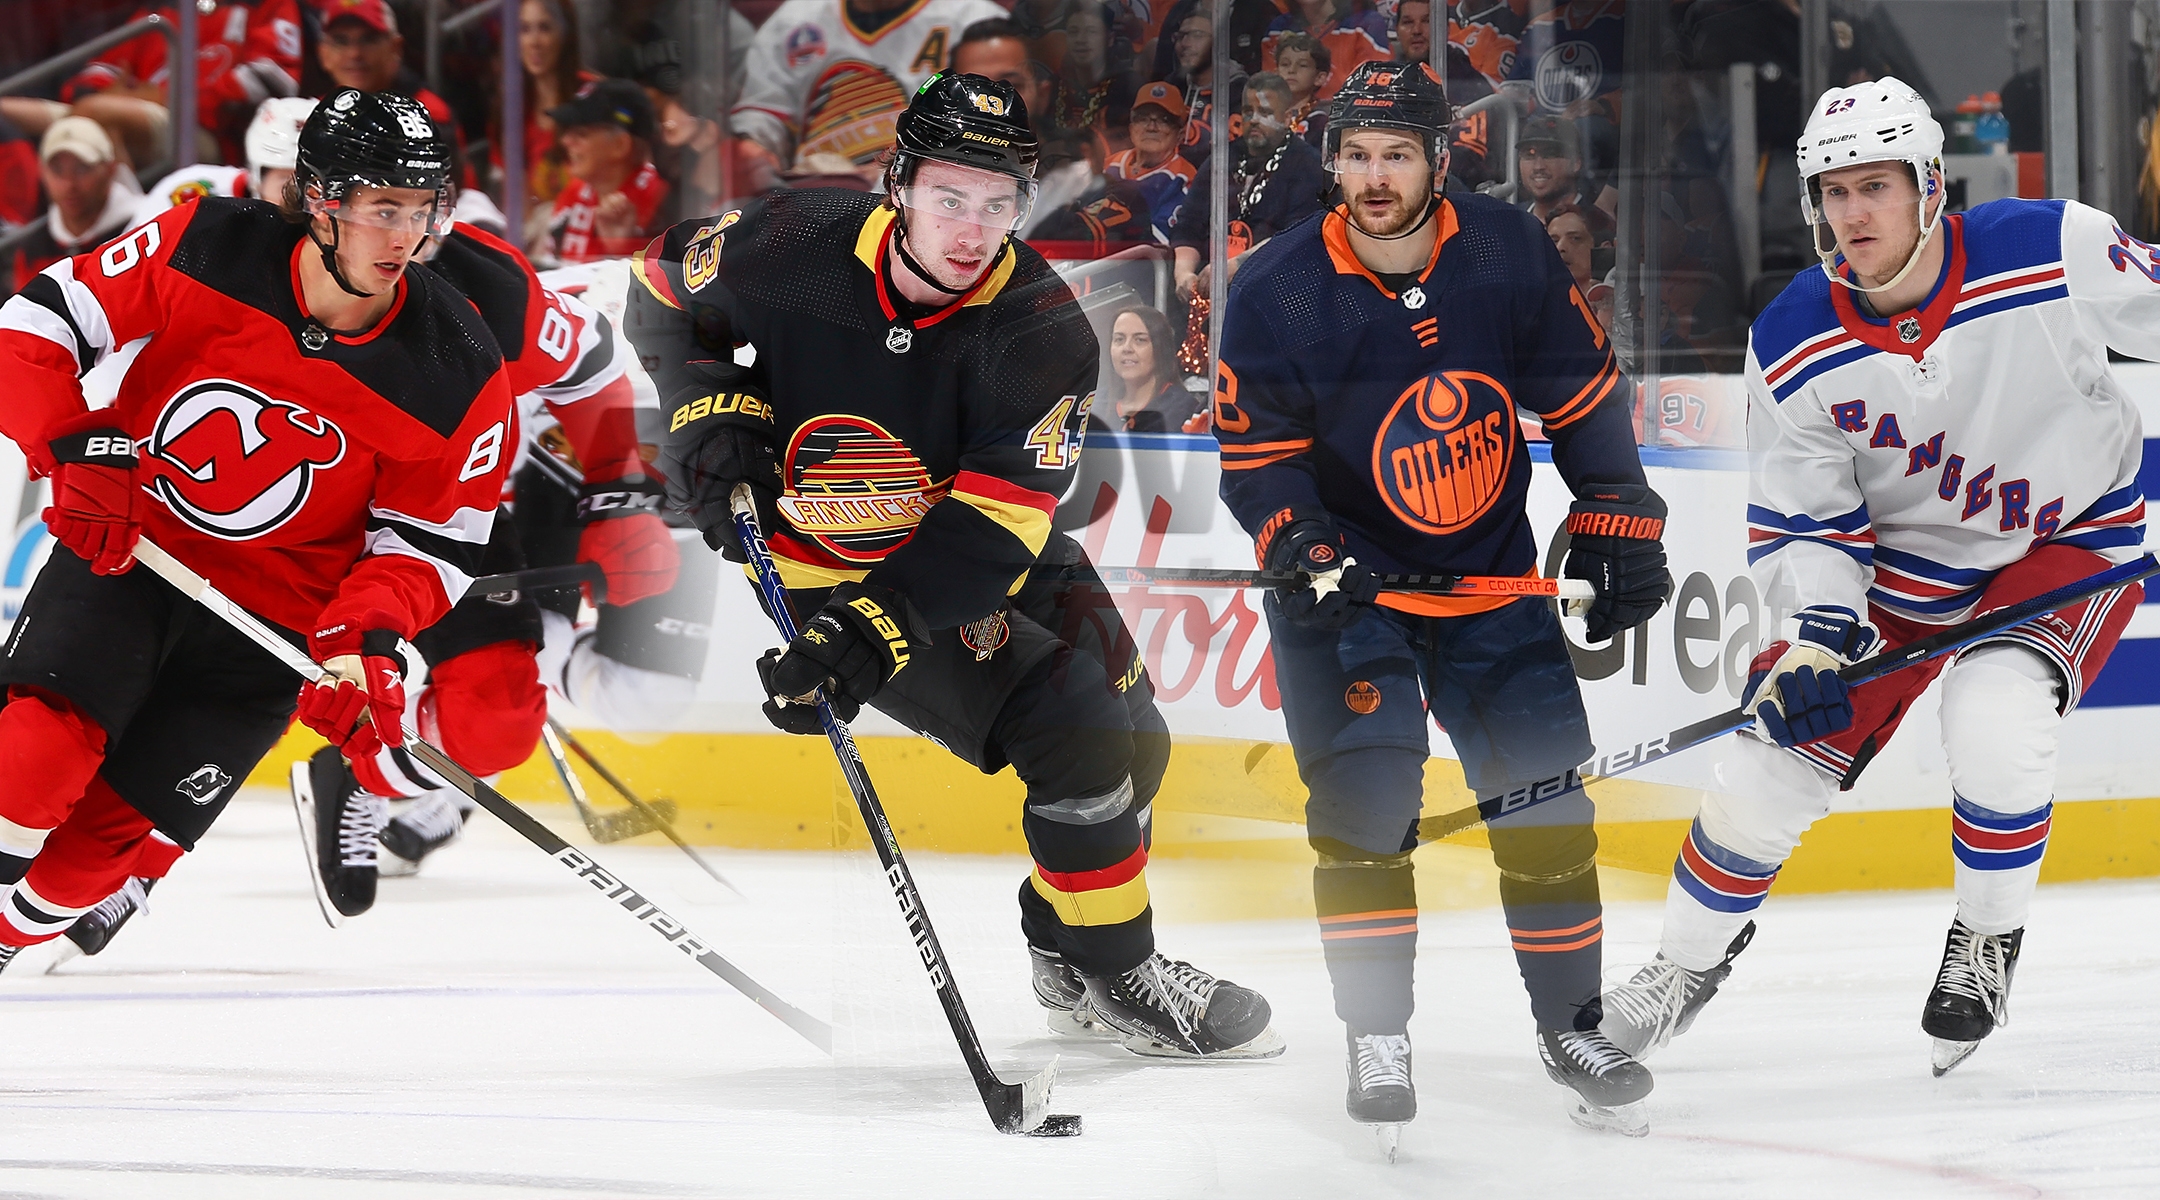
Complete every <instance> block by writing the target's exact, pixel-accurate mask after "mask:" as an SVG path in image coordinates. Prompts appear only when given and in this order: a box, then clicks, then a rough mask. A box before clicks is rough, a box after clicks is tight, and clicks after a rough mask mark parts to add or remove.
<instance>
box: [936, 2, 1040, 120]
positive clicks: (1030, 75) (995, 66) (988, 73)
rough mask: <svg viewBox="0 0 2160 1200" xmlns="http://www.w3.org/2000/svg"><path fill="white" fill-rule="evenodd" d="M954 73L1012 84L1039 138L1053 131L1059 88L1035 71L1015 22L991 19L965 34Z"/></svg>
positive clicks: (957, 48) (956, 51)
mask: <svg viewBox="0 0 2160 1200" xmlns="http://www.w3.org/2000/svg"><path fill="white" fill-rule="evenodd" d="M952 69H953V70H955V71H958V72H960V73H961V74H963V75H980V76H982V77H983V78H985V79H995V80H997V81H999V82H1000V83H1009V84H1011V85H1012V86H1013V90H1014V91H1016V92H1019V93H1020V103H1022V104H1025V105H1027V111H1028V124H1030V125H1032V126H1034V127H1035V136H1037V137H1041V136H1042V135H1043V134H1044V133H1045V132H1047V131H1048V130H1049V129H1050V128H1051V112H1052V109H1053V108H1054V107H1055V97H1054V95H1053V93H1054V92H1055V91H1056V87H1055V85H1054V83H1053V82H1052V80H1050V79H1048V78H1046V77H1044V75H1043V73H1042V72H1040V71H1038V70H1036V69H1035V66H1034V63H1033V61H1032V60H1030V59H1029V57H1028V44H1027V39H1026V38H1024V37H1022V36H1021V35H1020V26H1019V25H1017V24H1015V23H1014V22H1012V21H1011V20H1009V19H1007V18H1005V17H991V18H989V19H987V20H982V21H977V22H975V23H973V24H971V25H969V26H968V27H967V28H966V29H963V30H961V31H960V40H959V41H958V42H957V43H955V44H954V45H953V50H952Z"/></svg>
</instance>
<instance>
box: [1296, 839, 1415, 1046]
mask: <svg viewBox="0 0 2160 1200" xmlns="http://www.w3.org/2000/svg"><path fill="white" fill-rule="evenodd" d="M1325 840H1326V839H1316V842H1318V841H1325ZM1330 851H1333V853H1330ZM1361 853H1362V852H1360V851H1357V850H1355V849H1354V848H1353V847H1350V846H1348V845H1344V844H1342V843H1339V842H1337V843H1329V845H1328V846H1326V847H1325V848H1323V849H1322V850H1321V854H1320V862H1319V865H1317V866H1315V867H1314V868H1313V908H1314V909H1315V910H1316V911H1317V912H1318V913H1319V917H1320V951H1321V954H1322V955H1323V956H1324V957H1325V958H1326V960H1327V969H1328V980H1329V981H1330V982H1331V983H1333V984H1334V987H1335V1015H1336V1016H1338V1017H1341V1018H1342V1021H1343V1024H1345V1025H1347V1026H1349V1028H1350V1029H1351V1031H1352V1032H1353V1033H1354V1034H1371V1033H1380V1034H1404V1033H1408V1032H1409V1029H1410V1011H1411V1007H1412V1001H1411V984H1412V977H1413V971H1414V967H1415V964H1416V961H1417V880H1416V875H1415V871H1416V868H1415V866H1414V865H1413V864H1412V863H1411V861H1410V855H1409V853H1408V852H1407V851H1406V852H1404V853H1401V854H1392V855H1368V856H1365V857H1348V855H1354V854H1361Z"/></svg>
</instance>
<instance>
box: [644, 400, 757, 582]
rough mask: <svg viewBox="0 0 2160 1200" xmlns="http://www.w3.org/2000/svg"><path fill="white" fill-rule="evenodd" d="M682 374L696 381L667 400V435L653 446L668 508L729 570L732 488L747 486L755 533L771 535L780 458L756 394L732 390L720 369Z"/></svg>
mask: <svg viewBox="0 0 2160 1200" xmlns="http://www.w3.org/2000/svg"><path fill="white" fill-rule="evenodd" d="M684 369H685V371H686V372H688V373H689V374H690V375H691V376H692V377H693V378H694V379H696V380H697V381H696V382H693V383H691V384H689V385H688V386H686V387H683V388H680V389H678V390H677V391H676V393H675V394H674V395H673V396H671V397H669V398H668V403H667V413H668V432H667V438H666V440H665V441H663V442H662V443H661V446H660V455H661V472H662V473H663V474H664V475H666V476H667V494H668V501H669V502H670V503H672V504H673V505H675V507H677V508H679V509H681V510H682V511H684V512H686V513H688V514H690V519H691V520H692V521H694V522H696V524H697V527H698V532H699V533H702V534H704V535H705V544H706V545H707V546H710V547H712V548H713V549H715V550H718V551H719V552H720V553H721V555H722V556H723V557H725V558H726V559H727V560H728V561H729V562H742V561H743V556H742V547H741V546H739V545H737V544H736V541H735V530H734V525H733V520H734V518H733V514H732V513H731V511H730V509H729V500H730V498H731V497H732V496H733V495H734V492H735V485H736V484H738V483H747V484H749V485H750V491H751V493H752V495H753V496H754V498H755V499H756V501H757V515H758V528H759V529H762V530H764V531H765V532H767V533H770V532H772V531H773V529H774V528H775V525H774V522H773V520H772V514H773V512H774V510H775V508H776V507H777V505H778V503H779V500H780V452H779V450H778V449H777V447H776V445H775V442H774V436H773V410H772V405H771V404H770V403H768V402H767V401H766V400H765V398H764V397H763V396H761V395H759V394H757V393H756V392H753V391H744V390H740V382H741V381H740V380H739V379H736V378H733V377H734V376H735V375H737V374H738V373H739V372H738V371H737V369H736V368H735V366H734V364H732V363H729V364H725V365H724V369H723V364H718V363H685V364H684ZM699 376H704V377H706V378H697V377H699ZM731 385H732V386H731Z"/></svg>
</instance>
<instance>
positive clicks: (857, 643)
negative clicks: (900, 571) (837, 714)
mask: <svg viewBox="0 0 2160 1200" xmlns="http://www.w3.org/2000/svg"><path fill="white" fill-rule="evenodd" d="M929 640H930V638H929V635H928V631H926V630H924V629H923V628H922V618H921V617H919V616H916V615H915V613H914V611H913V606H911V605H909V604H908V602H907V600H906V599H904V598H903V597H902V596H901V595H900V593H898V592H895V591H893V590H892V589H891V588H881V587H876V586H874V585H871V584H865V583H843V584H840V585H839V586H837V587H835V588H833V590H832V595H831V597H830V598H829V599H827V600H826V601H825V607H823V608H821V609H819V610H817V615H815V616H813V617H811V618H810V619H809V620H808V621H805V622H803V626H802V632H801V633H798V634H796V635H795V640H794V641H792V642H789V643H788V645H787V649H786V650H785V651H784V652H783V653H782V654H781V655H780V660H779V661H778V662H776V663H774V664H773V668H772V671H771V672H770V674H766V675H765V680H764V682H765V691H766V692H767V694H769V695H771V696H774V697H777V698H779V699H782V700H787V701H790V702H793V701H800V700H804V699H807V698H808V697H809V695H810V693H811V692H814V691H816V690H818V689H819V688H823V689H825V698H826V699H828V700H831V701H833V702H835V703H838V702H839V701H840V700H842V699H843V698H844V699H846V700H848V701H849V702H851V703H854V704H858V705H859V704H864V703H867V702H868V701H869V699H870V697H872V696H875V695H877V693H878V689H879V688H882V687H884V686H885V685H886V684H888V683H890V682H892V677H893V676H895V675H898V674H899V673H900V670H901V668H903V667H905V666H907V664H908V657H909V655H911V654H912V653H913V652H914V650H915V647H916V645H917V644H918V643H922V642H927V641H929ZM761 674H763V673H762V672H761ZM776 723H777V722H776ZM782 728H787V727H786V726H782Z"/></svg>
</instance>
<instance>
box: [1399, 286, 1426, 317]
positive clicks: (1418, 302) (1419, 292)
mask: <svg viewBox="0 0 2160 1200" xmlns="http://www.w3.org/2000/svg"><path fill="white" fill-rule="evenodd" d="M1402 306H1403V307H1404V308H1407V309H1409V310H1410V311H1411V312H1416V311H1417V310H1419V309H1421V308H1423V307H1425V289H1424V288H1421V287H1413V288H1411V289H1410V290H1409V291H1406V292H1404V293H1403V294H1402Z"/></svg>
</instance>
